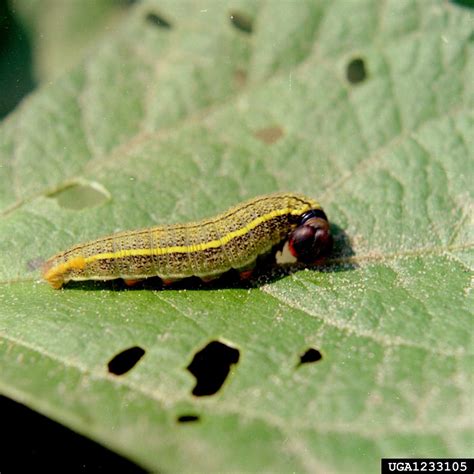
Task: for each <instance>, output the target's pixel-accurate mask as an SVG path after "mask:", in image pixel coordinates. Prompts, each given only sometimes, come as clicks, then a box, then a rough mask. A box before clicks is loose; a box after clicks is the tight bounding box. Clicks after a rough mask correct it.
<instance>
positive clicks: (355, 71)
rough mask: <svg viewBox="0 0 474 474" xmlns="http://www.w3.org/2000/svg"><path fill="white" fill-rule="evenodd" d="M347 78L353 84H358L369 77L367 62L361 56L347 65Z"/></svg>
mask: <svg viewBox="0 0 474 474" xmlns="http://www.w3.org/2000/svg"><path fill="white" fill-rule="evenodd" d="M346 74H347V80H348V81H349V82H350V83H351V84H357V83H359V82H362V81H363V80H364V79H365V78H366V77H367V72H366V70H365V62H364V60H363V59H361V58H354V59H353V60H352V61H350V62H349V64H348V65H347V71H346Z"/></svg>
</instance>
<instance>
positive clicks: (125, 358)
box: [107, 346, 145, 375]
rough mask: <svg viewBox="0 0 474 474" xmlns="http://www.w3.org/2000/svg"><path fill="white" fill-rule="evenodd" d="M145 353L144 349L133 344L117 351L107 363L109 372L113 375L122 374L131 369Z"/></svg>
mask: <svg viewBox="0 0 474 474" xmlns="http://www.w3.org/2000/svg"><path fill="white" fill-rule="evenodd" d="M144 355H145V350H144V349H142V348H141V347H138V346H134V347H129V348H128V349H125V350H123V351H122V352H119V353H118V354H117V355H115V356H114V357H113V358H112V359H110V361H109V363H108V364H107V366H108V368H109V372H110V373H111V374H114V375H123V374H126V373H127V372H128V371H130V370H132V369H133V368H134V367H135V365H137V363H138V361H139V360H140V359H141V358H142V357H143V356H144Z"/></svg>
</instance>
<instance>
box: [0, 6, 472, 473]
mask: <svg viewBox="0 0 474 474" xmlns="http://www.w3.org/2000/svg"><path fill="white" fill-rule="evenodd" d="M150 15H151V16H150ZM231 17H232V18H231ZM473 38H474V35H473V30H472V19H471V18H470V11H469V10H468V9H465V8H461V7H459V6H456V5H453V4H447V3H441V2H410V1H403V2H400V1H399V0H389V1H388V2H385V3H384V4H383V6H380V4H379V2H376V1H368V0H366V1H345V0H341V1H328V2H303V1H302V2H295V3H291V4H290V3H285V2H263V3H255V2H249V1H240V2H233V3H224V2H213V1H210V2H209V3H204V2H202V1H200V2H196V3H181V2H168V3H163V2H159V3H158V2H156V3H155V2H147V3H143V4H138V5H137V6H136V7H134V8H133V9H131V10H130V14H129V16H128V17H127V19H126V22H125V23H124V24H123V26H122V27H121V29H120V30H119V31H118V32H114V33H111V34H110V35H109V36H108V37H107V38H105V40H104V41H103V42H102V43H101V44H100V45H98V46H97V48H96V49H95V51H94V53H93V54H91V55H90V56H89V57H88V58H87V60H86V61H85V62H84V63H83V64H82V65H80V66H79V67H77V68H76V69H75V70H73V71H72V72H71V73H70V74H68V75H67V76H64V77H62V78H61V79H59V80H58V81H57V82H55V83H54V84H53V85H51V86H45V87H43V88H41V89H40V90H39V91H38V92H37V93H36V94H34V95H33V96H31V98H29V99H28V100H27V101H25V103H24V104H23V105H22V107H20V109H19V110H18V111H17V112H16V113H15V114H13V115H11V116H10V117H9V118H8V119H7V120H6V121H5V122H4V123H3V125H2V128H1V130H0V160H1V161H0V163H1V168H0V183H1V186H0V205H1V208H2V209H3V213H2V217H1V219H0V255H1V259H0V278H1V281H2V286H1V287H0V302H1V305H0V308H1V309H0V334H1V336H0V337H1V339H0V351H1V354H2V357H1V359H0V360H1V362H0V364H1V371H0V391H1V392H2V393H4V394H6V395H8V396H10V397H12V398H15V399H17V400H20V401H22V402H23V403H26V404H27V405H29V406H31V407H32V408H34V409H36V410H38V411H40V412H42V413H44V414H46V415H48V416H50V417H51V418H53V419H55V420H58V421H60V422H62V423H64V424H65V425H67V426H69V427H72V428H73V429H75V430H77V431H79V432H81V433H83V434H85V435H87V436H89V437H91V438H93V439H95V440H98V441H99V442H101V443H103V444H104V445H107V446H108V447H110V448H111V449H114V450H116V451H117V452H119V453H121V454H123V455H125V456H127V457H129V458H131V459H133V460H134V461H135V462H137V463H139V464H140V465H143V466H145V467H146V468H148V469H153V470H163V471H173V472H191V471H192V472H222V471H249V472H260V471H265V472H289V471H291V472H378V470H379V462H380V458H381V457H397V456H409V457H423V456H432V457H435V456H436V457H455V456H468V455H469V453H470V452H472V440H473V436H472V433H473V429H472V425H473V417H472V403H471V402H472V386H473V385H472V366H473V354H472V347H473V344H472V336H473V326H472V307H473V305H472V292H471V288H472V280H471V277H472V273H471V271H470V265H471V264H472V259H473V252H472V247H473V235H472V225H471V222H472V208H473V207H472V185H471V183H472V178H473V167H472V157H473V156H474V138H473V137H474V133H473V132H474V125H473V124H474V114H473V112H472V110H473V106H474V84H473V82H472V74H471V73H472V70H473V66H474V64H473V62H474V55H473ZM348 71H349V76H348ZM354 71H355V72H354ZM276 190H290V191H298V192H303V193H306V194H309V195H311V196H314V197H315V198H318V199H319V200H320V202H321V203H322V205H323V206H324V208H325V210H326V211H327V214H328V216H329V218H330V219H331V221H332V222H333V223H334V230H335V233H336V252H335V254H334V256H333V257H332V259H331V260H330V262H329V264H328V265H327V266H326V267H325V268H324V270H322V271H321V270H320V271H318V270H316V269H306V270H298V271H297V270H295V271H292V272H282V273H281V274H280V275H267V277H268V278H265V275H264V276H263V277H262V278H260V279H258V280H255V281H254V282H253V284H252V285H250V287H245V286H242V285H239V284H238V283H237V284H235V285H232V284H230V285H226V284H222V285H220V286H211V287H208V288H206V287H202V286H200V285H197V286H193V285H188V286H187V287H186V288H174V289H168V290H165V291H161V290H157V289H153V288H149V287H147V286H145V287H144V288H139V289H135V290H133V291H123V290H120V288H119V287H118V286H113V285H100V284H81V285H71V286H70V287H69V288H66V289H65V290H62V291H54V290H52V289H51V288H50V287H48V286H47V285H46V284H45V283H44V282H40V281H39V271H38V269H37V267H38V262H40V261H41V260H43V259H44V258H47V257H49V256H50V255H51V254H53V253H55V252H57V251H60V250H62V249H64V248H67V247H68V246H70V245H73V244H75V243H77V242H80V241H83V240H87V239H91V238H95V237H98V236H100V235H104V234H107V233H110V232H114V231H117V230H125V229H133V228H137V227H143V226H150V225H154V224H156V223H171V222H181V221H187V220H191V219H198V218H201V217H205V216H210V215H212V214H213V213H215V212H219V211H222V210H224V209H225V208H226V207H227V206H229V205H232V204H235V203H237V202H239V201H241V200H242V199H245V198H248V197H251V196H255V195H257V194H261V193H264V192H271V191H276ZM215 340H218V341H220V342H221V343H223V344H226V345H227V346H229V347H232V348H235V349H237V350H238V351H239V360H238V362H237V363H236V364H233V365H232V366H231V371H230V374H229V377H228V378H227V380H226V381H225V383H224V385H223V386H222V388H220V390H219V391H218V392H217V393H216V394H215V395H210V396H203V397H197V396H194V395H192V393H191V392H192V391H193V388H194V386H195V383H196V379H195V377H194V376H193V375H192V374H191V373H190V372H189V371H188V370H187V369H186V368H187V367H188V366H189V364H190V363H191V361H192V360H193V357H194V355H195V354H196V353H197V352H199V351H200V350H202V349H203V348H204V347H205V346H206V345H207V344H209V343H210V342H211V341H215ZM134 346H138V347H141V348H142V349H144V350H145V354H144V355H143V357H142V358H141V359H140V360H139V361H138V362H137V363H136V365H135V366H134V368H132V369H131V370H129V371H128V372H127V373H125V374H123V375H114V374H113V373H110V372H109V369H108V364H109V362H110V361H111V360H112V359H113V358H114V356H115V355H116V354H118V353H121V352H122V351H123V350H125V349H128V348H131V347H134ZM310 348H312V349H314V350H316V351H319V353H320V354H321V356H322V358H321V359H320V360H318V361H317V362H313V363H304V364H301V363H300V357H301V356H302V355H303V354H304V353H305V352H306V351H307V350H308V349H310ZM183 416H195V417H198V418H197V419H195V421H194V422H187V423H185V422H180V421H179V419H180V417H183Z"/></svg>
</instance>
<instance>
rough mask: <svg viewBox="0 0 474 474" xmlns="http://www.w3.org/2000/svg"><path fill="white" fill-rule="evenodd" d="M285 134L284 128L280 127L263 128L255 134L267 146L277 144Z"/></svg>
mask: <svg viewBox="0 0 474 474" xmlns="http://www.w3.org/2000/svg"><path fill="white" fill-rule="evenodd" d="M284 134H285V132H284V130H283V128H281V127H279V126H278V125H276V126H273V127H266V128H261V129H260V130H257V131H256V132H255V136H256V137H257V138H258V139H259V140H261V141H262V142H264V143H266V144H267V145H272V144H273V143H275V142H277V141H278V140H280V138H281V137H282V136H283V135H284Z"/></svg>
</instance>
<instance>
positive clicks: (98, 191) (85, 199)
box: [48, 182, 110, 211]
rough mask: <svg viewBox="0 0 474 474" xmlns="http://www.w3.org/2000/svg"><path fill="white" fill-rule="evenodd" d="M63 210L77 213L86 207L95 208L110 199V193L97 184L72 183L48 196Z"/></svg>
mask: <svg viewBox="0 0 474 474" xmlns="http://www.w3.org/2000/svg"><path fill="white" fill-rule="evenodd" d="M48 197H49V198H53V199H56V200H57V202H58V204H59V205H60V206H61V207H64V208H65V209H72V210H74V211H79V210H81V209H85V208H87V207H96V206H99V205H101V204H103V203H104V202H106V201H108V200H109V199H110V193H109V192H108V191H107V190H106V189H105V188H104V187H103V186H102V185H100V184H99V183H95V182H90V183H74V184H69V185H68V186H66V187H64V188H62V189H60V190H58V191H55V192H53V193H51V194H48Z"/></svg>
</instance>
